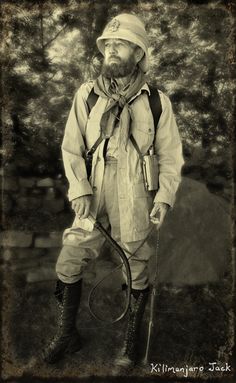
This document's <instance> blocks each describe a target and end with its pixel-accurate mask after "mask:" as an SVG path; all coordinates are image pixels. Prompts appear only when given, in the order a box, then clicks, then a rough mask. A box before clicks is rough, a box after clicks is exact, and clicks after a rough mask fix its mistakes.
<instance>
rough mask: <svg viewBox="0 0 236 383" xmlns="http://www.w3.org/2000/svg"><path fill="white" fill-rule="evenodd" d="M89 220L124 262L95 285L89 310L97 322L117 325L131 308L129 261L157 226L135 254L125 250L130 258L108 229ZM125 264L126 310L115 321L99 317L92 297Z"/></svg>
mask: <svg viewBox="0 0 236 383" xmlns="http://www.w3.org/2000/svg"><path fill="white" fill-rule="evenodd" d="M88 219H89V220H90V222H91V223H92V224H93V225H94V227H95V228H96V229H97V230H99V231H100V233H101V234H102V235H103V236H104V237H105V238H106V240H107V241H108V243H110V245H111V246H112V247H113V248H114V249H115V250H116V251H117V252H118V254H119V256H120V258H121V260H122V263H121V264H120V265H118V266H117V267H115V268H114V269H113V270H112V271H110V272H109V273H108V274H107V275H105V277H104V278H102V279H101V280H100V281H99V282H98V283H96V284H95V286H94V287H93V288H92V289H91V290H90V293H89V297H88V308H89V311H90V313H91V314H92V316H93V317H94V318H95V319H97V320H99V321H101V322H105V323H107V324H113V323H116V322H118V321H120V320H121V319H122V318H124V316H125V315H126V313H127V311H128V310H129V306H130V301H131V289H132V277H131V270H130V265H129V259H130V258H131V257H132V256H133V255H134V254H135V253H136V252H137V251H138V250H139V249H140V248H141V247H142V246H143V244H144V242H145V241H146V240H147V238H148V237H149V236H150V234H151V233H152V231H153V229H154V228H155V226H153V228H152V229H151V230H150V232H149V234H148V235H147V237H146V238H144V240H143V241H142V242H141V244H140V245H139V246H138V248H137V249H136V250H135V252H134V253H131V252H129V251H128V250H125V252H126V253H128V254H129V255H130V256H129V257H127V256H126V255H125V253H124V249H122V247H121V246H119V245H118V243H117V242H116V241H115V240H114V239H113V238H112V237H111V235H110V234H109V233H108V232H107V231H106V229H105V228H104V227H103V226H102V224H101V223H100V222H98V221H96V220H95V219H94V218H93V217H92V216H91V215H89V216H88ZM123 264H124V266H125V270H126V276H127V290H126V305H125V309H124V310H123V312H122V314H121V315H120V316H119V317H117V318H116V319H114V320H105V319H103V318H101V317H99V316H98V315H97V314H95V313H94V311H93V310H92V308H91V303H90V302H91V297H92V294H93V292H94V291H95V289H96V288H97V287H98V285H99V284H101V283H102V282H103V281H104V279H106V278H107V277H108V276H110V275H111V274H112V273H114V272H116V271H117V270H118V269H119V268H121V267H122V266H123Z"/></svg>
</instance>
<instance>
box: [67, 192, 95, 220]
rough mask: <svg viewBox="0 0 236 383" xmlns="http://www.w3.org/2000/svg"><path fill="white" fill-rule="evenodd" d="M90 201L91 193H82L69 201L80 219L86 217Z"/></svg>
mask: <svg viewBox="0 0 236 383" xmlns="http://www.w3.org/2000/svg"><path fill="white" fill-rule="evenodd" d="M91 201H92V196H91V195H83V196H81V197H78V198H76V199H73V201H72V202H71V206H72V209H73V210H74V212H75V213H76V214H77V215H78V217H79V218H80V219H84V218H87V217H88V215H89V210H90V205H91Z"/></svg>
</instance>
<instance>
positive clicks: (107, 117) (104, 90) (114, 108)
mask: <svg viewBox="0 0 236 383" xmlns="http://www.w3.org/2000/svg"><path fill="white" fill-rule="evenodd" d="M145 83H146V77H145V75H144V73H143V72H142V71H141V70H138V71H137V72H136V73H135V74H134V76H133V78H132V79H131V82H130V85H129V87H128V88H127V89H126V88H124V89H123V90H120V91H119V92H118V93H113V92H112V87H110V86H108V84H107V80H106V79H105V78H104V77H103V76H102V75H100V76H99V77H98V78H97V79H96V81H95V84H94V92H95V93H97V94H98V95H99V96H101V97H103V98H108V99H109V102H108V103H107V106H106V108H105V110H104V112H103V115H102V117H101V121H100V129H101V134H102V136H103V137H104V138H109V137H111V135H112V133H113V130H114V126H115V122H116V119H117V118H118V113H119V112H120V110H121V112H120V117H119V120H120V136H119V144H120V145H123V146H124V147H125V149H126V146H127V142H128V139H129V136H130V125H131V121H132V120H133V116H132V112H131V108H130V106H129V101H130V99H131V98H132V97H133V96H134V95H135V94H136V93H137V92H138V91H139V90H140V89H141V87H142V86H143V85H144V84H145Z"/></svg>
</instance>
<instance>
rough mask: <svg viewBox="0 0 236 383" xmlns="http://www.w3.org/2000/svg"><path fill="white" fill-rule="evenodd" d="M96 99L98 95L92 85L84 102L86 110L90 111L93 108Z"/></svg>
mask: <svg viewBox="0 0 236 383" xmlns="http://www.w3.org/2000/svg"><path fill="white" fill-rule="evenodd" d="M97 100H98V95H97V94H96V93H95V92H94V87H92V89H91V90H90V92H89V95H88V97H87V100H86V103H87V107H88V112H89V113H90V112H91V110H92V109H93V107H94V105H95V104H96V102H97Z"/></svg>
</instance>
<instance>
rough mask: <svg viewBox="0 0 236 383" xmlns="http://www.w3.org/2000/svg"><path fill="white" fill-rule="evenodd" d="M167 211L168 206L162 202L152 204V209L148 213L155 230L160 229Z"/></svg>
mask: <svg viewBox="0 0 236 383" xmlns="http://www.w3.org/2000/svg"><path fill="white" fill-rule="evenodd" d="M168 209H169V205H167V204H166V203H164V202H156V203H154V206H153V209H152V211H151V213H150V220H151V222H152V223H153V224H154V225H156V229H157V230H158V229H159V228H160V227H161V225H162V223H163V221H164V218H165V215H166V213H167V210H168Z"/></svg>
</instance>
